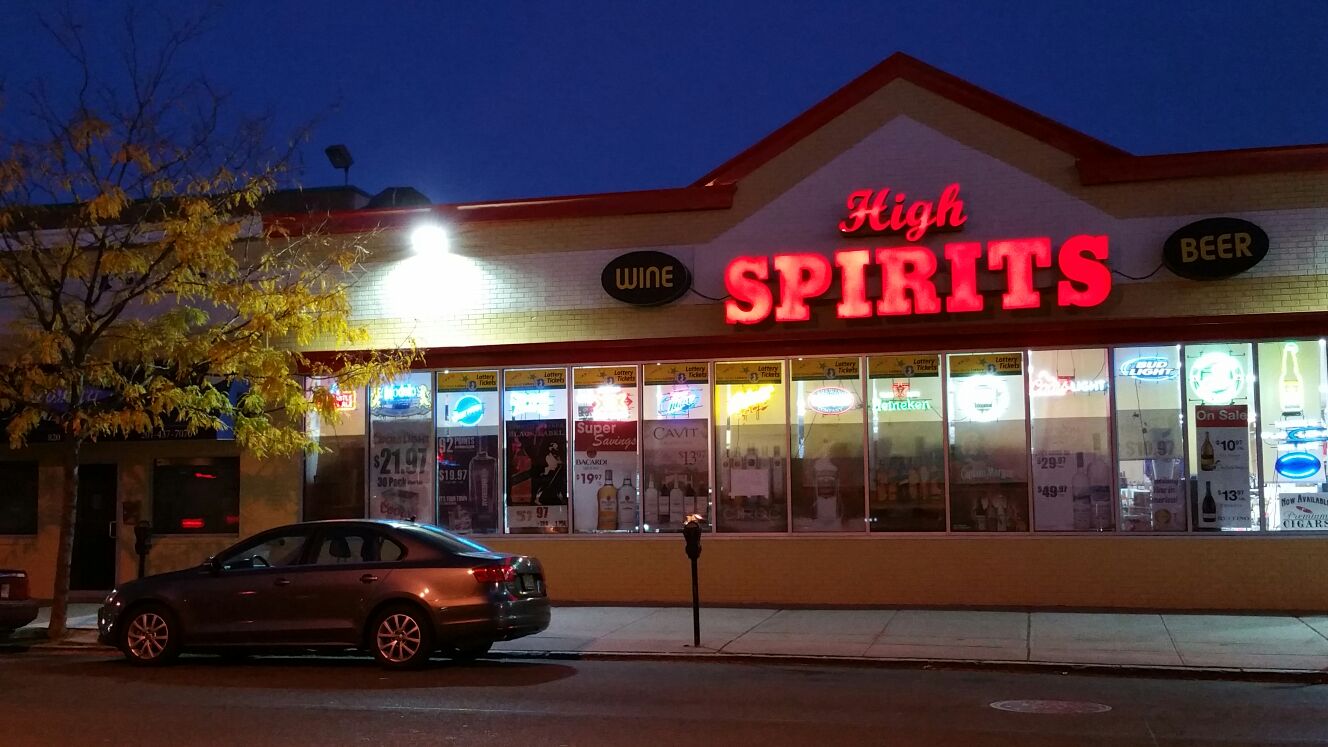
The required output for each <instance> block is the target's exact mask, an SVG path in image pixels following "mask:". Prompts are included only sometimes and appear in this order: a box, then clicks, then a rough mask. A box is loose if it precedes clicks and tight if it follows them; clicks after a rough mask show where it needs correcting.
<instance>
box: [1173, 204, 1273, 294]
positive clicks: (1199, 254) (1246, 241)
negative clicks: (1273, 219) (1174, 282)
mask: <svg viewBox="0 0 1328 747" xmlns="http://www.w3.org/2000/svg"><path fill="white" fill-rule="evenodd" d="M1267 254H1268V234H1266V233H1264V231H1263V229H1262V228H1259V227H1258V226H1256V225H1254V224H1253V223H1251V222H1249V221H1247V220H1241V219H1240V218H1205V219H1204V220H1200V221H1195V222H1194V223H1191V224H1189V225H1187V226H1183V227H1181V228H1180V230H1178V231H1176V232H1175V233H1173V234H1171V236H1170V237H1169V238H1168V239H1167V242H1166V243H1165V244H1163V245H1162V261H1163V262H1165V263H1166V265H1167V269H1169V270H1171V271H1172V272H1174V273H1176V274H1177V275H1180V276H1181V277H1183V278H1189V279H1191V280H1220V279H1222V278H1229V277H1231V276H1232V275H1238V274H1240V273H1242V272H1245V271H1246V270H1248V269H1250V268H1251V267H1253V266H1255V265H1257V264H1259V260H1261V259H1263V258H1264V257H1265V256H1266V255H1267Z"/></svg>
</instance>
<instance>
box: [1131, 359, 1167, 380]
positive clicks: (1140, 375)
mask: <svg viewBox="0 0 1328 747" xmlns="http://www.w3.org/2000/svg"><path fill="white" fill-rule="evenodd" d="M1120 374H1121V376H1129V377H1130V378H1132V379H1139V380H1140V381H1165V380H1167V379H1174V378H1176V367H1175V366H1173V365H1171V361H1170V360H1168V359H1166V358H1163V357H1161V356H1157V355H1149V356H1143V357H1140V358H1131V359H1130V360H1128V361H1125V362H1124V363H1122V364H1121V365H1120Z"/></svg>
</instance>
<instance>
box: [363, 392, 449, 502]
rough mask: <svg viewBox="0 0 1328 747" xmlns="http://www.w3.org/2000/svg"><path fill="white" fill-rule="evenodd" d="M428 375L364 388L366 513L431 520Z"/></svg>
mask: <svg viewBox="0 0 1328 747" xmlns="http://www.w3.org/2000/svg"><path fill="white" fill-rule="evenodd" d="M433 431H434V427H433V376H432V375H431V374H429V373H425V372H421V373H409V374H403V375H401V376H399V377H397V378H396V379H394V380H393V381H391V382H388V383H386V384H383V385H382V386H379V387H375V388H373V389H372V390H370V398H369V517H370V518H373V519H409V520H412V521H414V520H418V521H427V522H433V521H434V515H433V508H434V503H433V482H434V474H433V473H434V462H435V459H433V458H432V457H431V454H432V452H433V438H434V432H433Z"/></svg>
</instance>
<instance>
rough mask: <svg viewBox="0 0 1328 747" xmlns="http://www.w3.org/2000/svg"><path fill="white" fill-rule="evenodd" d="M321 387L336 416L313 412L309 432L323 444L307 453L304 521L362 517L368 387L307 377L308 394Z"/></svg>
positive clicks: (309, 422)
mask: <svg viewBox="0 0 1328 747" xmlns="http://www.w3.org/2000/svg"><path fill="white" fill-rule="evenodd" d="M318 387H323V388H324V389H325V390H326V391H327V392H328V394H329V395H330V396H331V397H333V398H334V400H335V401H336V407H337V417H336V418H335V419H334V420H331V421H329V420H328V419H325V418H323V417H321V416H319V415H318V413H316V412H315V413H310V414H309V417H308V420H307V427H308V429H309V435H310V437H311V438H312V439H313V440H314V442H315V443H317V444H318V446H319V447H320V451H311V452H308V453H306V454H305V456H304V515H303V516H304V519H305V520H306V521H319V520H322V519H361V518H364V508H365V506H364V489H365V484H364V481H365V474H364V469H365V464H366V462H367V460H368V454H367V452H366V444H365V437H364V436H365V413H366V408H365V399H364V391H365V390H364V389H363V388H361V389H348V390H343V389H341V388H339V387H338V386H337V383H336V381H334V380H332V379H318V378H313V379H310V380H309V383H308V389H309V392H310V393H311V395H312V393H313V391H314V390H315V389H316V388H318Z"/></svg>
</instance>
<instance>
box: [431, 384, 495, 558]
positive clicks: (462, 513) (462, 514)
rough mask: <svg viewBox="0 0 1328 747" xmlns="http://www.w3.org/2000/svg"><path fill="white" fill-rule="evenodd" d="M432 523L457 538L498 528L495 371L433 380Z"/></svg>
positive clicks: (491, 532) (493, 531) (489, 532)
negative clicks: (435, 468)
mask: <svg viewBox="0 0 1328 747" xmlns="http://www.w3.org/2000/svg"><path fill="white" fill-rule="evenodd" d="M437 386H438V401H437V407H436V409H435V412H436V413H437V419H438V422H437V435H438V449H437V454H438V524H439V526H442V527H445V528H447V529H449V530H451V531H453V532H456V533H458V534H471V533H474V534H493V533H496V532H501V531H502V530H503V516H502V496H501V495H500V493H499V481H498V458H499V448H498V426H499V423H500V421H501V419H500V418H499V412H500V407H499V404H498V372H497V371H496V370H490V371H443V372H441V373H439V374H438V376H437Z"/></svg>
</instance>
